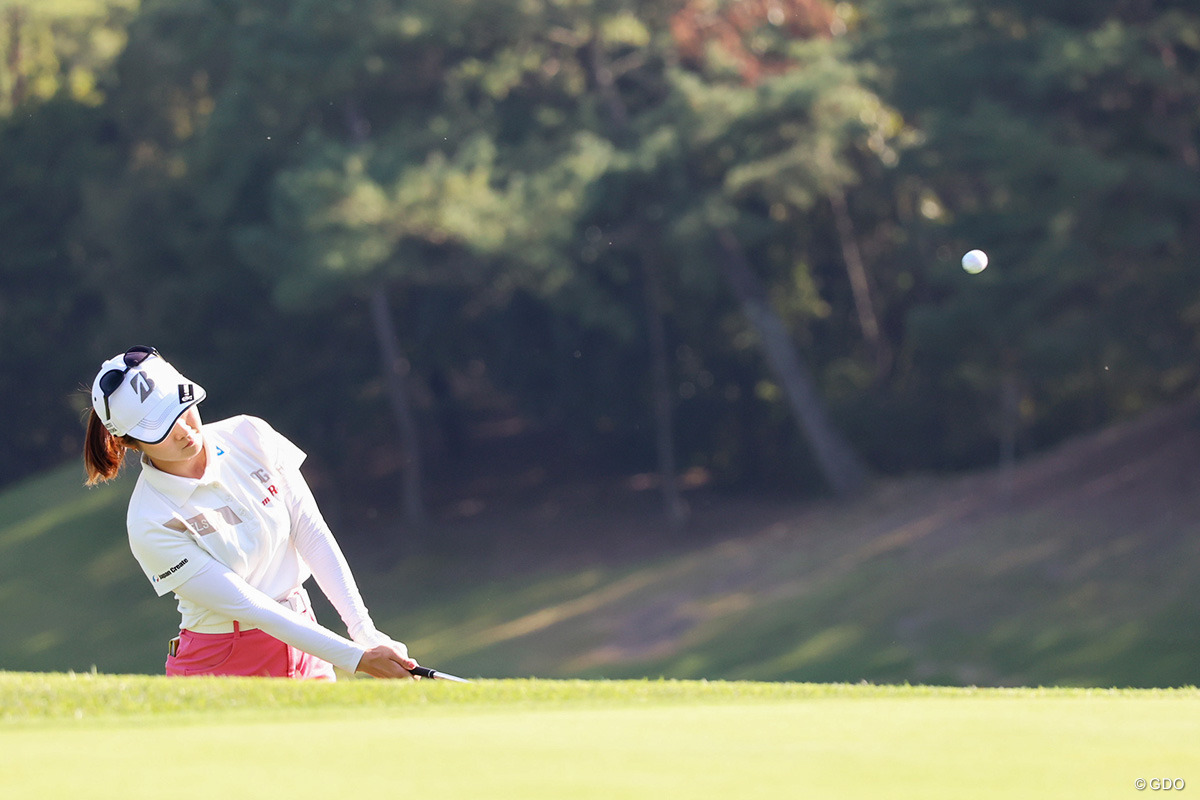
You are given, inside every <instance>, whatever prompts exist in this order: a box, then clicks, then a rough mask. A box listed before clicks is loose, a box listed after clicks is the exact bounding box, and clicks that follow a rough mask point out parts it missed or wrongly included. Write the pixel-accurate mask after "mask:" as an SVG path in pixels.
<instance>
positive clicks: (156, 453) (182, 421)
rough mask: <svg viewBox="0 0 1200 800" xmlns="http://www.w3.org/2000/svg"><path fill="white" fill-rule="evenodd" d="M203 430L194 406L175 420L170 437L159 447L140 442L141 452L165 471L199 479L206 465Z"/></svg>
mask: <svg viewBox="0 0 1200 800" xmlns="http://www.w3.org/2000/svg"><path fill="white" fill-rule="evenodd" d="M200 428H201V423H200V411H199V410H198V409H197V408H196V407H195V406H192V407H191V408H189V409H188V410H187V411H185V412H184V413H183V416H181V417H180V418H179V419H177V420H176V421H175V427H173V428H171V432H170V433H168V434H167V438H165V439H163V440H162V441H161V442H159V443H158V444H147V443H146V442H138V449H139V450H141V451H142V452H143V453H145V454H146V457H147V458H149V459H150V463H152V464H154V466H156V467H158V468H159V469H161V470H162V471H163V472H169V473H171V474H172V475H191V476H194V477H198V475H199V474H202V473H203V472H204V466H205V465H204V434H202V433H201V432H200ZM197 468H198V469H197Z"/></svg>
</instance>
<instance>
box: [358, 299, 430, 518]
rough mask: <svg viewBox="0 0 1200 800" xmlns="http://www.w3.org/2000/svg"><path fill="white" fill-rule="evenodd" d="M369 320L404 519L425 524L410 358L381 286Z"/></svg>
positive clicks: (418, 437)
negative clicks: (396, 453)
mask: <svg viewBox="0 0 1200 800" xmlns="http://www.w3.org/2000/svg"><path fill="white" fill-rule="evenodd" d="M371 320H372V322H373V323H374V327H375V339H376V341H377V342H378V343H379V354H380V358H381V360H382V366H383V380H384V386H385V387H386V389H387V395H388V400H389V401H390V403H391V406H392V412H393V413H394V414H395V415H396V423H397V425H398V428H399V433H400V457H401V462H400V481H401V500H402V502H403V504H404V519H405V521H406V522H407V523H408V524H409V525H410V526H412V527H413V528H416V529H420V528H423V527H424V526H425V522H426V514H425V503H424V500H423V499H422V484H423V478H422V475H421V448H420V441H419V440H420V434H419V433H418V430H417V423H416V420H415V419H414V417H413V413H412V404H411V403H410V402H409V399H408V390H407V389H406V387H405V378H406V377H407V376H408V371H409V362H408V359H407V358H405V357H404V354H403V352H402V351H401V349H400V341H399V338H398V337H397V336H396V327H395V325H394V324H393V323H392V312H391V307H390V306H389V304H388V299H387V294H385V293H384V290H383V287H382V286H377V287H375V290H374V291H373V292H372V293H371Z"/></svg>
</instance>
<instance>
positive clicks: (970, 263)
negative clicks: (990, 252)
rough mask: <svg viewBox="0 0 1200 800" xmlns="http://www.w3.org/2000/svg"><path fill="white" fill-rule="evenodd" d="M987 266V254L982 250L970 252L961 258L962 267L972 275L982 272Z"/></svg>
mask: <svg viewBox="0 0 1200 800" xmlns="http://www.w3.org/2000/svg"><path fill="white" fill-rule="evenodd" d="M987 265H988V259H987V253H985V252H983V251H982V250H972V251H971V252H969V253H967V254H966V255H965V256H963V257H962V267H963V269H965V270H966V271H967V272H969V273H971V274H972V275H978V274H979V273H981V272H983V271H984V270H985V269H986V268H987Z"/></svg>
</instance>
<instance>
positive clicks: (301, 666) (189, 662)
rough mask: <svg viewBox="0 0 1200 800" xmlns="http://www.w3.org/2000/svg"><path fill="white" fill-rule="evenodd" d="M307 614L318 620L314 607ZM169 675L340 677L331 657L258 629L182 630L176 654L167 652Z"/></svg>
mask: <svg viewBox="0 0 1200 800" xmlns="http://www.w3.org/2000/svg"><path fill="white" fill-rule="evenodd" d="M304 613H305V615H306V616H307V617H308V618H309V619H311V620H313V621H316V615H315V614H313V612H312V610H311V609H308V610H306V612H304ZM167 675H169V676H171V677H179V676H185V675H237V676H243V677H249V676H261V677H266V678H299V679H307V680H326V681H333V680H337V676H336V675H335V674H334V671H333V665H332V664H330V663H329V662H328V661H322V660H321V659H319V658H316V657H314V656H311V655H309V654H308V653H305V652H304V651H302V650H297V649H296V648H294V647H292V646H291V645H289V644H287V643H286V642H281V641H279V640H278V639H276V638H275V637H274V636H271V635H270V634H268V633H265V632H264V631H260V630H258V629H253V630H248V631H244V630H242V629H241V626H240V625H238V623H236V622H235V623H233V633H193V632H192V631H189V630H186V629H184V630H181V631H180V632H179V647H178V648H177V649H176V652H175V655H169V656H167Z"/></svg>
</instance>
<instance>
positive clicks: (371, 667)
mask: <svg viewBox="0 0 1200 800" xmlns="http://www.w3.org/2000/svg"><path fill="white" fill-rule="evenodd" d="M415 666H417V662H416V661H414V660H413V659H411V658H409V657H408V651H407V649H406V648H405V647H404V646H403V645H400V646H397V645H396V644H381V645H377V646H375V647H372V648H371V649H370V650H368V651H367V652H365V653H363V657H362V658H361V659H360V660H359V662H358V669H357V670H356V671H357V672H364V673H366V674H367V675H370V676H371V677H372V678H412V677H413V674H412V673H411V672H409V670H410V669H412V668H413V667H415Z"/></svg>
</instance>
